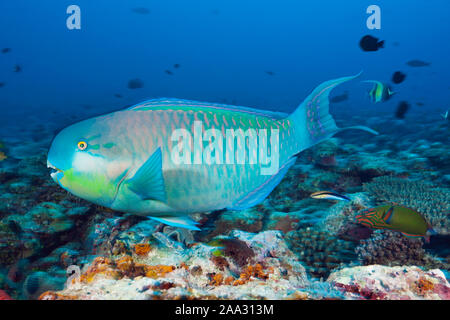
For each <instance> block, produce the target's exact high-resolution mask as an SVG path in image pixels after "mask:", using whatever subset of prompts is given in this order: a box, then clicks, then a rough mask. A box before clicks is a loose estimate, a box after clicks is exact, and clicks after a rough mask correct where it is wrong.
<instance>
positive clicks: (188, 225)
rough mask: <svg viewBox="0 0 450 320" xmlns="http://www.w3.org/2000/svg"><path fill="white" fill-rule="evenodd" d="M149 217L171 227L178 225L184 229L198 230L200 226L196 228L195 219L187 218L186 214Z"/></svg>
mask: <svg viewBox="0 0 450 320" xmlns="http://www.w3.org/2000/svg"><path fill="white" fill-rule="evenodd" d="M149 218H150V219H153V220H155V221H158V222H161V223H164V224H167V225H169V226H172V227H179V228H184V229H189V230H196V231H199V230H200V228H198V227H197V226H196V224H198V222H197V221H195V220H192V219H191V218H189V217H188V216H184V217H159V218H157V217H149Z"/></svg>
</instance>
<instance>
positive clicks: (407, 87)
mask: <svg viewBox="0 0 450 320" xmlns="http://www.w3.org/2000/svg"><path fill="white" fill-rule="evenodd" d="M70 4H72V2H70V1H42V2H39V3H35V2H33V1H23V0H18V1H2V2H1V3H0V12H1V17H2V18H1V19H0V30H1V38H0V39H1V41H0V46H2V47H10V48H12V51H11V52H10V53H9V54H3V55H1V56H0V57H1V59H0V75H1V76H0V81H1V82H6V83H7V84H6V86H5V87H4V88H2V89H0V106H1V107H0V108H1V110H2V112H3V111H4V112H7V113H17V112H26V113H29V112H34V113H48V112H49V111H53V110H55V111H57V112H61V113H65V112H73V113H75V114H77V115H79V116H80V117H82V116H88V115H89V113H90V112H95V111H107V110H112V109H117V108H120V107H122V106H125V105H127V104H134V103H137V102H139V101H141V100H144V99H148V98H152V97H179V98H186V99H196V100H201V101H217V102H221V101H223V100H224V99H226V101H228V102H229V103H231V102H235V103H237V104H239V105H246V106H258V107H260V108H267V109H277V110H283V111H291V110H293V108H294V107H296V106H297V105H298V104H299V103H300V102H301V101H302V100H303V98H304V97H305V96H306V95H307V94H308V93H309V92H310V91H311V90H312V89H313V87H314V86H316V85H317V84H319V83H320V82H322V81H324V80H328V79H332V78H336V77H340V76H344V75H350V74H355V73H357V72H359V71H360V70H364V78H365V79H379V80H383V81H389V80H390V77H391V75H392V73H393V72H394V71H396V70H402V71H404V72H405V73H407V75H408V79H407V81H405V82H404V83H403V84H401V85H400V86H399V88H401V98H402V99H407V100H410V101H412V102H414V101H416V100H417V101H418V100H420V101H422V102H425V103H426V104H427V108H430V109H431V108H432V109H438V110H442V109H445V108H447V107H448V106H447V104H448V96H449V83H448V74H449V73H450V61H449V60H448V56H449V55H450V43H449V41H446V40H447V39H448V32H449V31H450V21H448V19H447V13H448V11H449V9H450V4H449V3H448V1H445V0H436V1H432V2H430V1H417V0H415V1H406V0H405V1H395V2H393V1H361V0H349V1H345V3H344V2H337V1H310V2H301V3H300V2H299V1H283V2H281V3H280V2H275V1H234V0H231V1H198V0H196V1H189V2H188V3H187V2H186V1H181V0H180V1H173V0H170V1H126V2H125V1H106V0H105V1H101V0H100V1H95V2H93V1H77V3H76V4H77V5H78V6H79V7H80V9H81V30H68V29H67V27H66V19H67V17H68V16H69V15H68V14H66V8H67V7H68V6H69V5H70ZM371 4H377V5H379V6H380V8H381V30H368V29H367V27H366V19H367V17H368V14H366V12H365V11H366V8H367V7H368V6H369V5H371ZM138 7H146V8H148V9H149V11H150V13H149V14H139V13H135V12H133V11H132V9H133V8H138ZM365 34H371V35H373V36H375V37H378V38H380V39H382V40H385V41H386V48H385V49H381V50H379V51H377V52H363V51H361V49H360V48H359V46H358V42H359V39H360V38H361V37H362V36H363V35H365ZM394 42H398V43H399V45H398V46H393V43H394ZM412 59H421V60H424V61H428V62H431V63H432V65H431V67H429V68H411V67H408V66H406V65H405V62H407V61H408V60H412ZM175 63H178V64H180V68H179V69H176V70H172V71H174V75H172V76H171V75H168V74H166V73H165V72H164V70H166V69H173V68H172V66H173V64H175ZM14 64H20V65H21V66H22V68H23V71H22V72H21V73H18V74H16V73H14V72H12V68H13V65H14ZM265 71H272V72H274V73H275V75H274V76H269V75H267V74H266V73H265ZM133 78H140V79H142V80H143V81H144V88H142V89H137V90H130V89H128V88H127V83H128V80H129V79H133ZM350 86H351V87H352V92H351V95H350V98H351V100H350V101H349V102H351V103H350V104H351V105H354V106H355V109H356V110H358V109H365V108H367V109H373V108H376V109H377V110H378V109H383V110H384V109H385V110H391V109H392V108H395V106H396V103H397V102H398V101H397V100H392V101H389V102H388V103H386V104H384V105H378V106H372V105H370V103H369V101H368V100H367V99H365V98H366V97H365V94H366V89H367V87H368V86H367V85H365V86H364V85H360V84H358V83H353V84H351V85H350ZM353 88H354V89H353ZM341 89H342V88H340V90H341ZM344 89H345V88H344ZM342 90H343V89H342ZM399 90H400V89H399ZM114 93H119V94H121V95H123V98H122V99H118V98H116V97H114V96H113V94H114ZM397 98H399V97H397ZM83 105H91V106H93V107H94V108H95V109H94V110H95V111H86V110H84V109H83V108H82V106H83ZM355 112H357V111H355ZM1 118H2V119H1V120H0V121H2V122H3V121H5V117H1Z"/></svg>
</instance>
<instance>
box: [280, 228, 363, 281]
mask: <svg viewBox="0 0 450 320" xmlns="http://www.w3.org/2000/svg"><path fill="white" fill-rule="evenodd" d="M286 240H287V241H288V243H289V244H290V246H291V247H292V250H293V251H294V252H295V253H297V254H298V255H299V257H300V260H301V261H302V262H304V263H305V264H306V265H305V267H306V270H307V271H308V272H310V273H311V274H312V275H313V276H315V277H318V278H320V277H323V278H326V277H327V276H328V275H329V273H330V271H331V270H333V269H335V268H337V267H339V266H340V265H341V264H343V263H344V264H345V263H349V262H350V261H351V260H352V259H353V258H354V257H355V254H354V252H353V248H354V247H355V245H354V244H353V243H352V242H350V241H344V240H341V239H338V238H337V237H335V236H333V235H331V234H330V233H328V232H325V231H319V230H317V229H315V228H306V229H300V230H298V231H295V232H289V233H288V234H287V239H286Z"/></svg>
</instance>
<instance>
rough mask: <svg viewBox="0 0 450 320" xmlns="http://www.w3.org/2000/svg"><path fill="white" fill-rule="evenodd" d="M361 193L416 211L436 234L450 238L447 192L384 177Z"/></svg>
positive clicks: (369, 184) (447, 190)
mask: <svg viewBox="0 0 450 320" xmlns="http://www.w3.org/2000/svg"><path fill="white" fill-rule="evenodd" d="M364 190H365V191H367V192H369V193H370V194H372V195H373V196H374V197H375V198H376V199H377V200H378V201H382V202H383V203H392V204H398V205H403V206H406V207H409V208H412V209H415V210H416V211H418V212H420V213H422V214H423V215H424V216H425V218H426V219H427V220H428V222H429V223H430V224H431V226H432V227H433V229H435V231H436V232H438V233H440V234H450V201H449V199H450V189H448V188H436V187H433V186H432V185H431V184H429V183H426V182H423V181H412V180H407V179H400V178H394V177H390V176H383V177H378V178H375V179H373V180H372V181H371V182H370V183H366V184H364Z"/></svg>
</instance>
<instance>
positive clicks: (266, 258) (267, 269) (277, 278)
mask: <svg viewBox="0 0 450 320" xmlns="http://www.w3.org/2000/svg"><path fill="white" fill-rule="evenodd" d="M229 237H230V238H226V239H220V244H221V245H223V246H224V249H223V251H222V252H223V254H224V257H222V258H223V259H225V260H226V261H227V263H228V264H227V263H223V264H222V265H216V264H215V263H210V262H209V261H210V259H214V258H216V257H217V253H216V252H217V250H218V248H217V247H216V246H205V245H203V244H198V245H195V246H193V247H192V248H190V249H186V250H185V251H184V253H183V254H182V257H181V259H178V261H177V262H176V263H175V264H172V265H164V264H159V262H161V261H168V260H171V261H176V260H175V259H172V258H173V256H174V255H177V252H176V251H174V250H168V248H164V247H161V246H156V247H155V248H153V249H152V250H151V251H150V254H149V255H148V256H147V257H146V258H145V259H144V260H142V259H141V258H142V257H138V256H136V257H135V258H134V257H131V256H127V255H124V256H122V257H120V258H117V259H114V260H112V259H109V258H105V257H97V258H95V260H94V261H93V262H92V263H91V264H90V265H89V266H88V267H87V268H85V270H84V271H83V273H82V274H81V276H80V278H79V279H77V280H74V281H72V283H69V285H68V286H67V288H66V289H64V290H62V291H59V292H45V293H43V294H41V296H40V299H74V298H77V299H180V298H186V297H189V298H191V299H192V298H194V299H217V298H218V299H261V298H268V299H274V298H277V297H282V298H293V299H295V298H298V297H299V293H298V291H303V297H307V296H308V293H307V290H306V289H307V286H308V283H309V282H308V280H307V276H306V274H305V269H304V268H303V266H302V265H301V263H300V262H299V261H298V259H297V257H296V256H295V255H294V254H293V253H292V252H291V251H290V250H289V249H288V247H287V245H286V243H285V242H284V240H283V238H282V235H281V233H280V232H277V231H265V232H261V233H258V234H252V233H246V232H243V231H233V232H232V233H231V234H230V236H229ZM231 239H234V242H233V241H232V240H231ZM214 241H216V240H214ZM214 241H213V242H214ZM236 246H237V247H236ZM243 247H246V248H248V249H247V250H250V251H251V252H252V253H251V254H250V253H247V254H244V256H250V257H251V258H250V259H242V257H241V258H237V259H236V256H240V255H241V253H240V252H236V251H233V250H234V249H235V248H243ZM166 255H170V259H166ZM136 259H140V260H136ZM139 261H140V262H139Z"/></svg>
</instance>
